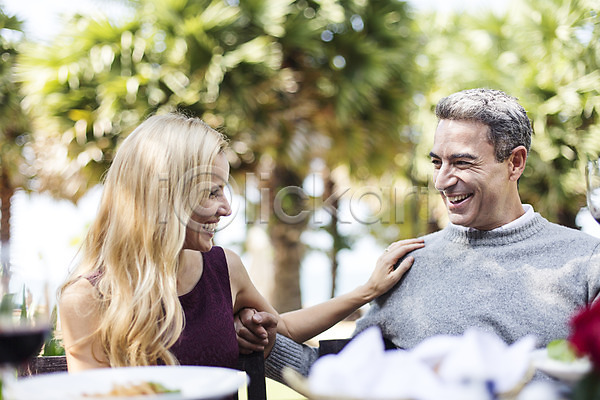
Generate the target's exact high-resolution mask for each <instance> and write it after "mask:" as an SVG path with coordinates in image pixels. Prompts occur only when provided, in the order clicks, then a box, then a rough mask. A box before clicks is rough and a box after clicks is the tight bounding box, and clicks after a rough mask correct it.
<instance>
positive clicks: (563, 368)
mask: <svg viewBox="0 0 600 400" xmlns="http://www.w3.org/2000/svg"><path fill="white" fill-rule="evenodd" d="M531 360H532V362H533V366H534V367H535V368H537V369H538V370H540V371H542V372H544V373H545V374H547V375H549V376H551V377H553V378H556V379H558V380H560V381H563V382H567V383H573V382H576V381H578V380H579V379H581V378H582V377H583V376H584V375H585V374H586V373H588V372H589V371H590V370H591V369H592V363H591V362H590V360H588V359H587V358H579V359H577V360H575V361H573V362H563V361H559V360H555V359H553V358H550V357H549V356H548V351H547V350H546V349H538V350H534V351H533V352H532V353H531Z"/></svg>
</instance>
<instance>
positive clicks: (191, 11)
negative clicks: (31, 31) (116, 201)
mask: <svg viewBox="0 0 600 400" xmlns="http://www.w3.org/2000/svg"><path fill="white" fill-rule="evenodd" d="M129 4H130V5H131V11H132V12H131V15H128V16H126V17H125V18H122V19H121V20H119V21H118V22H116V21H115V20H111V19H109V18H103V17H90V16H84V15H79V16H76V17H74V18H73V19H71V20H69V21H66V22H65V24H64V30H63V31H62V32H61V33H60V34H59V35H58V36H57V37H56V38H55V40H53V41H52V42H51V43H43V44H42V43H27V42H26V43H22V44H21V45H20V47H19V51H20V56H19V58H18V60H19V62H18V75H17V76H18V78H19V79H18V80H17V81H16V82H15V80H14V79H12V78H11V79H10V80H8V82H9V83H11V84H18V85H20V86H19V90H17V91H15V92H14V93H20V94H22V95H24V97H23V98H22V99H19V100H18V101H17V103H18V105H19V107H20V108H19V109H24V110H25V111H26V112H27V114H26V115H27V117H28V119H27V121H28V122H31V123H32V124H33V127H32V129H31V137H29V135H26V136H23V137H26V138H27V145H26V146H22V147H21V148H17V150H18V151H17V154H19V155H22V154H23V149H25V148H27V152H28V154H29V157H30V161H27V162H25V161H23V160H16V159H13V160H16V161H12V162H11V165H25V164H26V165H27V171H28V173H29V174H30V175H34V181H33V182H34V183H35V184H34V186H33V187H35V188H37V189H38V190H44V191H49V192H50V193H52V194H54V195H55V196H58V197H62V198H69V199H71V200H74V201H76V200H77V199H79V198H80V197H81V196H82V195H83V194H84V193H85V192H86V190H87V189H88V188H90V187H91V186H94V185H95V184H97V183H98V182H100V180H101V176H102V174H103V173H104V171H105V170H106V168H107V167H108V165H109V164H110V162H111V160H112V158H113V156H114V152H115V149H116V148H117V146H118V144H119V143H120V141H121V140H122V139H123V137H124V136H125V135H126V134H127V133H128V132H129V131H130V130H131V129H132V128H133V127H134V126H136V125H137V124H138V123H139V122H140V121H141V120H142V119H143V118H144V117H146V116H147V115H149V114H151V113H158V112H165V111H170V110H173V109H180V110H183V111H187V112H190V113H192V114H195V115H198V116H200V117H201V118H203V119H204V120H205V121H206V122H207V123H209V124H210V125H211V126H213V127H215V128H217V129H220V130H221V131H223V132H224V133H226V134H227V135H228V136H229V137H230V139H231V149H232V151H231V153H230V154H229V158H230V161H231V164H232V167H233V172H234V174H235V176H236V179H238V180H240V182H241V183H242V185H240V187H242V186H244V183H245V181H241V180H243V179H245V178H244V177H245V175H244V174H245V173H247V172H252V173H254V174H256V175H255V176H256V177H259V181H260V182H259V183H258V184H259V186H260V185H262V186H261V187H262V188H266V189H269V193H271V194H273V196H274V193H277V191H278V190H279V189H280V188H282V187H287V186H301V185H302V182H303V180H304V178H305V177H306V176H307V175H308V174H309V173H312V172H318V173H321V174H322V176H323V177H324V179H325V180H326V184H332V186H331V187H332V188H333V189H332V190H331V191H330V193H335V188H338V189H339V188H341V187H342V186H343V185H346V184H348V185H352V186H353V187H365V186H367V185H372V186H374V187H378V188H379V189H380V190H381V192H382V193H384V194H386V193H388V192H387V191H385V190H387V188H391V189H393V190H391V191H389V193H392V194H390V195H387V194H386V196H387V197H386V199H384V200H386V201H385V202H383V203H382V204H379V206H380V208H381V209H380V211H379V214H377V215H379V216H380V217H381V218H380V221H379V223H374V224H369V225H368V227H369V230H370V231H371V232H372V233H373V234H374V235H376V236H377V237H378V238H379V239H380V240H382V241H383V242H388V241H391V240H396V239H398V238H399V237H410V236H415V235H421V234H424V233H427V232H429V231H432V230H435V229H438V228H439V227H440V226H443V225H444V224H445V218H446V216H445V210H444V209H443V206H442V205H441V203H440V202H439V199H438V198H437V197H438V196H436V193H435V191H434V190H433V188H432V187H431V185H430V183H429V176H430V173H431V166H430V162H429V159H428V156H427V154H428V153H429V150H430V148H431V144H432V143H431V142H432V138H433V132H434V130H435V125H436V120H435V117H434V114H433V107H434V106H435V104H436V102H437V101H438V100H439V99H440V98H441V97H443V96H446V95H448V94H450V93H452V92H454V91H457V90H461V89H466V88H472V87H480V86H483V87H490V88H497V89H502V90H504V91H506V92H508V93H509V94H511V95H514V96H516V97H518V98H519V100H520V102H521V103H522V104H523V105H524V106H525V108H526V109H527V110H528V112H529V115H530V118H531V119H532V121H533V124H534V129H535V137H534V139H533V146H532V150H531V153H530V157H529V161H528V166H527V169H526V171H525V174H524V176H523V177H522V179H521V182H520V190H521V193H522V199H523V201H524V202H527V203H530V204H533V205H534V207H535V208H536V210H537V211H539V212H541V213H542V214H543V215H544V216H546V217H548V218H549V219H550V220H552V221H555V222H559V223H562V224H565V225H568V226H574V221H575V215H576V213H577V212H578V210H579V208H580V207H582V206H584V204H585V199H584V193H585V185H584V179H583V164H584V162H585V161H586V160H587V158H588V157H596V156H597V155H598V153H599V152H600V132H599V124H598V107H600V95H599V88H600V73H599V72H598V71H599V68H598V67H599V65H598V63H599V60H600V54H599V46H600V40H599V39H600V37H599V35H600V21H599V19H600V17H599V15H598V10H599V9H600V7H599V5H600V4H599V2H598V0H566V1H563V0H523V1H513V2H511V3H510V5H508V6H507V7H506V10H505V12H498V11H491V10H482V9H480V10H466V11H461V10H457V11H454V12H450V13H448V12H433V11H416V10H412V9H411V8H410V7H409V6H407V4H405V3H404V2H401V1H396V0H346V1H339V0H298V1H292V0H269V1H267V0H244V1H236V0H137V1H132V2H130V3H129ZM5 19H6V18H5ZM6 20H7V21H9V22H10V21H11V20H10V18H8V19H6ZM7 23H8V22H7ZM0 33H1V31H0ZM1 37H3V36H1ZM2 43H4V42H2ZM5 47H6V46H5ZM5 52H6V51H5ZM7 54H9V55H8V56H7V57H14V56H15V55H16V51H12V50H11V51H9V52H8V53H7ZM3 57H4V55H3ZM11 59H12V58H11ZM3 65H8V64H3ZM3 76H4V75H3ZM11 76H13V75H11ZM8 92H10V90H9V91H8ZM8 92H7V91H6V90H5V91H3V92H2V93H8ZM11 93H12V92H11ZM4 104H5V103H3V105H2V106H1V107H0V108H1V111H2V113H0V118H3V117H2V116H3V115H6V114H7V113H12V111H11V110H12V109H9V108H7V106H5V105H4ZM6 104H8V103H6ZM1 139H2V141H3V143H14V142H15V140H13V139H10V138H6V137H2V138H1ZM11 140H12V142H11ZM10 148H11V149H14V148H15V147H14V146H11V147H10ZM11 151H12V150H11ZM263 172H269V173H270V178H269V179H262V178H260V177H261V176H262V175H261V173H263ZM384 189H385V190H384ZM284 200H285V205H286V207H288V208H287V209H288V210H290V211H289V212H290V213H291V214H293V212H294V211H293V210H301V209H302V207H305V206H306V204H304V203H302V201H301V200H302V199H294V198H292V197H287V198H285V199H284ZM268 201H270V202H272V201H273V199H272V198H270V199H268ZM317 203H318V202H317ZM248 205H249V206H252V205H253V204H251V203H248ZM318 205H319V207H323V206H327V204H325V202H322V203H321V204H318ZM255 206H257V207H259V206H260V205H259V204H255ZM377 206H378V205H377V204H376V205H375V208H377ZM248 212H249V215H258V214H259V211H257V210H249V211H248ZM252 220H253V221H254V219H253V218H252ZM280 222H281V221H276V220H273V219H270V220H269V221H268V227H269V230H270V233H271V235H270V236H271V240H272V241H273V243H274V246H275V252H276V254H277V256H276V257H275V259H276V264H277V267H276V268H278V272H277V273H276V275H277V276H283V275H284V274H285V272H286V271H287V272H289V271H292V273H291V274H288V278H285V279H282V280H281V281H280V282H278V283H277V284H276V287H277V290H279V291H281V293H283V294H284V297H286V298H290V299H292V300H293V301H292V303H290V304H284V305H282V306H281V308H280V309H281V310H282V311H283V310H284V309H289V308H294V307H295V306H297V302H298V300H297V297H299V289H298V286H297V280H298V268H299V263H300V261H301V259H302V255H303V254H304V250H303V248H301V246H300V247H298V248H295V247H293V246H294V243H297V242H299V241H300V235H301V233H302V232H303V231H304V230H305V229H307V225H306V224H300V225H297V226H291V225H289V224H287V225H286V224H281V223H280ZM327 231H328V232H329V233H330V234H331V235H332V236H333V237H334V240H333V243H334V253H335V252H337V251H338V250H340V249H342V248H344V247H347V246H348V239H347V238H346V239H344V237H343V236H344V235H341V234H340V232H339V231H338V230H337V229H335V227H328V228H327ZM334 257H335V254H334ZM276 279H277V278H276ZM294 282H295V283H294ZM290 293H292V294H291V295H290Z"/></svg>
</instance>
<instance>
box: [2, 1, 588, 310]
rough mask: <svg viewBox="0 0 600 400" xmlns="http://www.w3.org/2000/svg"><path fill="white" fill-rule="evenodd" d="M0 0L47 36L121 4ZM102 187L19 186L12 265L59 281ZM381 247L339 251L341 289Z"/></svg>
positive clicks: (323, 295) (313, 267)
mask: <svg viewBox="0 0 600 400" xmlns="http://www.w3.org/2000/svg"><path fill="white" fill-rule="evenodd" d="M506 3H507V1H502V0H414V1H413V2H412V4H413V5H414V6H415V7H419V8H435V9H438V10H447V9H450V8H467V9H476V8H482V7H490V6H491V7H494V8H495V9H497V10H500V9H501V8H502V7H506ZM0 5H2V6H3V9H4V10H5V12H6V13H8V14H9V15H11V14H16V15H17V16H18V17H19V18H20V19H22V20H23V21H24V23H25V30H26V32H27V34H28V36H29V37H30V38H31V39H34V40H40V41H46V40H50V39H51V38H52V36H53V35H54V34H56V33H57V32H58V30H59V29H60V21H61V15H63V14H69V13H73V12H81V13H88V14H90V13H91V14H93V13H95V12H98V10H99V9H100V7H101V9H102V10H103V11H107V12H110V13H115V14H116V15H119V13H121V12H123V11H122V5H120V4H119V2H118V1H107V0H0ZM100 193H101V191H100V189H97V190H92V191H91V192H90V193H88V194H87V195H86V196H85V197H84V198H83V199H82V200H81V201H80V202H79V203H78V205H77V206H76V205H74V204H72V203H70V202H68V201H64V200H63V201H58V200H54V199H51V198H50V197H48V196H47V195H44V194H30V195H27V194H25V193H22V192H19V193H17V195H16V196H15V198H14V201H13V220H12V225H13V236H12V237H13V241H12V261H13V264H14V265H17V266H21V267H24V268H26V270H27V271H28V272H27V273H26V274H28V275H30V276H31V277H33V276H40V274H42V272H40V271H45V272H43V274H49V275H50V280H51V283H52V285H53V286H55V287H56V286H58V284H59V283H60V282H62V280H63V279H64V277H65V276H66V273H67V270H68V267H69V266H70V265H72V262H73V259H74V257H75V255H76V251H77V248H78V240H79V239H80V238H81V237H82V236H83V234H84V232H85V231H86V229H87V226H88V225H89V224H90V223H91V222H92V220H93V218H94V216H95V213H96V209H97V206H98V201H99V195H100ZM238 216H239V218H237V219H235V220H234V221H232V222H231V224H230V226H228V227H227V228H226V229H225V230H223V231H221V232H219V233H218V234H217V237H216V239H215V240H216V242H217V243H218V244H219V245H223V246H226V247H231V248H233V249H234V250H237V251H238V252H241V248H240V246H239V245H240V243H241V242H242V241H243V240H245V239H246V235H245V230H244V227H243V225H242V224H244V223H245V221H244V220H243V210H241V211H239V212H238ZM578 222H579V224H580V225H582V226H583V227H584V230H586V231H588V232H591V233H592V234H596V235H598V236H600V226H599V225H598V224H597V223H596V222H595V221H594V220H593V219H592V218H591V217H590V216H589V215H588V214H586V213H585V212H583V213H581V216H580V218H579V220H578ZM249 237H250V238H251V240H253V244H254V246H255V247H256V249H258V250H257V251H256V252H255V254H245V255H243V258H242V259H243V261H244V263H245V265H246V266H247V267H248V268H249V269H250V272H251V275H252V276H254V277H255V278H254V280H255V283H256V284H257V286H259V289H262V290H263V291H268V289H269V286H268V285H265V286H264V287H261V285H262V284H263V283H264V282H266V281H267V280H266V279H264V278H263V277H264V276H268V274H269V273H270V271H268V270H264V269H262V270H261V269H258V268H257V267H256V265H257V264H258V265H264V264H265V263H264V262H262V261H261V260H260V259H259V257H260V253H261V251H262V253H263V254H264V251H263V250H264V249H265V247H264V246H265V241H266V240H267V239H266V236H265V234H264V232H260V231H259V230H258V231H257V230H253V231H252V234H251V235H249ZM303 239H304V240H306V241H308V242H309V243H310V244H311V245H313V246H315V247H323V246H325V248H326V247H327V243H329V241H330V239H329V237H328V236H327V235H326V234H324V233H321V234H318V233H315V234H307V235H305V236H304V237H303ZM382 251H383V246H382V245H381V244H378V243H376V242H375V240H374V239H373V238H371V237H369V236H367V235H365V236H364V238H363V239H361V240H360V241H358V242H357V243H356V244H355V246H354V247H353V249H352V250H345V251H342V252H341V253H340V255H339V264H340V273H339V277H340V279H339V281H338V289H339V293H344V292H347V291H349V290H351V289H353V288H354V287H355V286H356V285H358V284H361V283H364V282H365V281H366V279H367V278H368V276H369V274H370V271H371V270H372V268H373V267H374V265H375V260H376V259H377V257H378V256H379V254H381V252H382ZM328 265H329V261H328V259H327V256H326V255H325V254H323V253H322V252H315V251H313V252H309V253H308V254H307V255H306V258H305V260H304V262H303V264H302V275H301V276H302V278H301V288H302V292H303V303H304V305H305V306H307V305H311V304H315V303H318V302H320V301H323V300H326V299H327V298H328V295H329V290H330V285H331V277H330V273H329V268H328Z"/></svg>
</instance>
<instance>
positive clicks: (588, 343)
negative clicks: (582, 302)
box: [569, 301, 600, 370]
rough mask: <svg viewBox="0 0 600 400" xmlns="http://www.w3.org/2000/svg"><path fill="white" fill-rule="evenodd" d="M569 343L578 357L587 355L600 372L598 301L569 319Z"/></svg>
mask: <svg viewBox="0 0 600 400" xmlns="http://www.w3.org/2000/svg"><path fill="white" fill-rule="evenodd" d="M569 341H570V342H571V344H572V345H573V347H574V348H575V350H576V351H577V353H578V355H579V356H583V355H588V356H589V357H590V360H591V361H592V364H594V369H596V370H600V301H596V302H595V303H594V304H592V305H591V306H589V305H588V306H587V307H585V308H584V309H582V310H581V311H579V312H578V313H577V314H576V315H575V316H574V317H573V318H572V319H571V335H570V336H569Z"/></svg>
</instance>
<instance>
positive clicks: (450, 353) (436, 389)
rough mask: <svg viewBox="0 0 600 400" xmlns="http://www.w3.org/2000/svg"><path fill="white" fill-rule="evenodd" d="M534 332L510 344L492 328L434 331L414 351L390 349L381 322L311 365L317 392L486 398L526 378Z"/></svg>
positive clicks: (431, 399) (418, 399) (416, 399)
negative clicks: (449, 333)
mask: <svg viewBox="0 0 600 400" xmlns="http://www.w3.org/2000/svg"><path fill="white" fill-rule="evenodd" d="M534 345H535V340H534V338H533V337H530V336H528V337H525V338H523V339H521V340H519V341H518V342H516V343H514V344H512V345H510V346H509V345H506V344H505V343H504V342H503V341H502V340H501V339H500V338H498V337H497V336H496V335H494V334H493V333H489V332H485V331H481V330H477V329H469V330H468V331H466V332H465V333H464V334H463V335H462V336H446V335H442V336H434V337H431V338H429V339H427V340H425V341H423V342H422V343H421V344H419V345H418V346H417V347H415V348H414V349H412V350H410V351H405V350H390V351H385V346H384V343H383V340H382V336H381V332H380V331H379V328H377V327H372V328H369V329H367V330H365V331H364V332H362V333H361V334H360V335H358V336H357V337H356V338H354V340H352V341H351V342H350V343H349V344H348V345H347V346H346V347H345V348H344V349H343V350H342V351H341V352H340V353H339V354H337V355H327V356H324V357H321V358H320V359H318V360H317V361H316V362H315V364H314V365H313V367H312V368H311V370H310V374H309V376H308V387H309V389H310V391H311V392H312V393H315V394H318V395H321V396H328V397H336V396H337V397H338V398H339V397H347V398H354V399H411V400H453V399H456V400H470V399H473V400H486V399H493V398H495V397H496V396H497V395H498V394H500V393H505V392H508V391H510V390H512V389H514V388H515V387H517V386H519V384H522V383H523V382H524V380H525V379H526V376H527V373H528V371H529V370H530V352H531V350H532V349H533V347H534Z"/></svg>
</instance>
